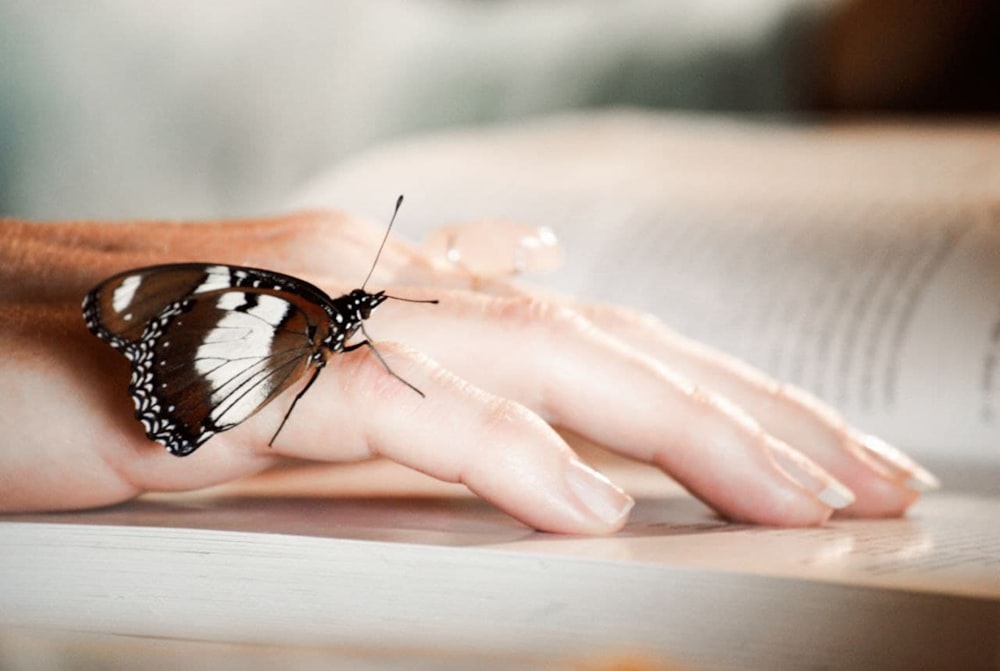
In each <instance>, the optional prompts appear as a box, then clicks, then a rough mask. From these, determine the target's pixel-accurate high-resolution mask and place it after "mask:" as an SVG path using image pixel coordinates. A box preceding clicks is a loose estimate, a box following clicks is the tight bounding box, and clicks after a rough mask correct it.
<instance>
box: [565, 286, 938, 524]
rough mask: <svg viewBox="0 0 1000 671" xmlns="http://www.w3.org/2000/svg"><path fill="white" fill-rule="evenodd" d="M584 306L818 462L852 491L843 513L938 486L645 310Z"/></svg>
mask: <svg viewBox="0 0 1000 671" xmlns="http://www.w3.org/2000/svg"><path fill="white" fill-rule="evenodd" d="M582 310H583V312H584V313H585V314H586V315H587V316H588V318H590V319H591V320H593V322H594V323H595V324H597V325H599V326H600V327H601V328H602V329H604V330H605V331H607V332H608V333H611V334H613V335H615V336H616V337H618V338H619V339H621V340H622V341H624V342H626V343H628V344H630V345H631V346H633V347H636V348H638V349H640V350H642V351H644V352H647V353H649V354H651V355H653V356H654V357H656V358H657V359H659V360H661V361H664V362H666V363H667V364H668V365H669V366H670V367H671V368H672V369H674V370H676V371H678V372H680V373H681V374H683V375H684V376H686V377H688V378H690V379H692V380H695V381H697V382H698V384H700V385H703V386H705V387H707V388H710V389H713V390H715V391H717V392H719V393H721V394H723V395H724V396H726V397H727V398H729V399H731V400H732V401H734V402H735V403H737V404H738V405H739V406H741V407H742V408H743V409H745V410H746V411H747V412H749V413H750V414H751V415H753V416H754V418H755V419H757V420H758V421H759V422H760V423H761V424H762V426H763V427H764V428H765V429H766V430H767V431H768V432H769V433H770V434H772V435H774V436H777V437H778V438H780V439H781V440H783V441H785V442H787V443H789V444H790V445H792V446H794V447H795V448H796V449H797V450H799V451H801V452H803V453H805V454H807V455H809V456H810V457H811V458H812V459H813V460H815V461H816V462H818V463H819V464H821V465H822V466H823V468H825V469H826V470H827V471H829V472H830V473H831V474H833V475H834V477H836V478H837V479H838V480H840V481H841V482H843V483H844V484H845V485H847V486H848V487H849V488H850V489H851V490H852V491H853V492H854V493H855V495H856V497H857V498H856V501H855V503H854V504H852V505H851V506H849V507H848V508H846V509H845V510H844V511H843V512H844V514H851V515H859V516H895V515H899V514H902V513H903V512H904V511H905V510H906V509H907V508H908V507H909V506H910V505H911V504H912V503H913V502H914V501H915V500H916V499H917V497H918V495H919V493H920V492H922V491H927V490H929V489H935V488H936V487H937V486H938V481H937V478H935V477H934V476H933V475H932V474H931V473H930V472H928V471H927V470H926V469H924V468H923V467H922V466H920V465H919V464H917V463H916V462H915V461H913V460H912V459H910V458H909V457H907V456H906V455H905V454H903V453H902V452H900V451H898V450H895V449H893V448H892V447H891V446H889V445H887V444H886V443H884V442H882V441H880V440H878V439H877V438H875V437H873V436H866V435H864V434H862V433H860V432H858V431H856V430H854V429H852V428H851V427H849V426H848V425H847V423H846V422H845V421H844V420H843V418H842V417H840V416H839V415H838V414H837V413H836V412H835V411H834V410H833V409H831V408H830V407H828V406H826V405H825V404H823V403H822V402H820V401H819V400H818V399H816V398H814V397H812V396H810V395H809V394H807V393H805V392H804V391H802V390H800V389H797V388H795V387H792V386H789V385H784V384H780V383H778V382H776V381H774V380H772V379H771V378H769V377H767V376H766V375H764V374H763V373H761V372H759V371H757V370H755V369H754V368H752V367H751V366H749V365H747V364H745V363H742V362H740V361H738V360H736V359H734V358H732V357H729V356H726V355H724V354H721V353H719V352H717V351H715V350H713V349H711V348H709V347H707V346H705V345H702V344H700V343H696V342H694V341H692V340H690V339H687V338H684V337H682V336H679V335H677V334H676V333H673V332H672V331H670V330H669V329H667V328H666V327H664V326H663V325H661V324H660V323H659V322H657V321H656V320H654V319H651V318H649V317H647V316H644V315H640V314H637V313H635V312H632V311H629V310H626V309H622V308H618V307H615V306H586V307H584V308H582Z"/></svg>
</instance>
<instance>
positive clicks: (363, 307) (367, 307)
mask: <svg viewBox="0 0 1000 671" xmlns="http://www.w3.org/2000/svg"><path fill="white" fill-rule="evenodd" d="M386 298H388V296H386V295H385V292H384V291H378V292H376V293H374V294H370V293H368V292H367V291H365V290H364V289H355V290H354V291H352V292H351V293H350V294H348V301H349V306H350V311H351V315H352V316H353V317H354V318H355V319H357V320H358V321H364V320H366V319H368V318H369V317H371V315H372V310H374V309H375V308H377V307H378V306H379V305H381V304H382V303H384V302H385V299H386Z"/></svg>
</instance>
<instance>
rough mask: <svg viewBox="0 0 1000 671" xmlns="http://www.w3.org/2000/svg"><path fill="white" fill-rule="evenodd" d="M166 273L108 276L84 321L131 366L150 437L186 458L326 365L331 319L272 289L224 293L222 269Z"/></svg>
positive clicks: (227, 279)
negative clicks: (120, 353) (121, 353)
mask: <svg viewBox="0 0 1000 671" xmlns="http://www.w3.org/2000/svg"><path fill="white" fill-rule="evenodd" d="M169 268H170V267H165V268H164V267H159V268H156V269H147V270H140V271H137V272H135V273H131V274H125V275H121V276H116V277H115V278H111V279H110V280H108V281H107V282H105V283H104V284H102V285H100V286H99V287H97V288H96V289H95V290H94V291H93V292H91V294H89V295H88V299H87V301H85V303H84V315H85V319H87V322H88V326H90V327H91V330H92V331H94V333H95V334H96V335H98V337H101V338H102V339H104V340H106V341H108V342H109V343H110V344H111V345H112V346H114V347H116V348H117V349H120V350H122V352H123V353H124V354H125V356H126V357H127V358H128V359H129V360H130V361H131V362H132V381H131V384H130V385H129V391H130V393H131V395H132V399H133V401H134V403H135V407H136V417H137V418H138V419H139V420H140V421H141V422H142V423H143V425H144V426H145V428H146V434H147V435H148V436H149V437H150V438H151V439H153V440H156V441H158V442H160V443H162V444H163V445H165V446H166V447H167V449H168V450H170V451H171V452H172V453H174V454H177V455H185V454H190V453H191V452H193V451H194V450H195V449H197V448H198V446H200V445H201V444H202V443H203V442H205V441H206V440H208V439H209V438H210V437H211V436H213V435H215V434H216V433H218V432H220V431H225V430H227V429H230V428H232V427H234V426H236V425H237V424H239V423H240V422H242V421H244V420H245V419H247V418H248V417H250V416H251V415H253V414H254V413H255V412H257V411H258V410H259V409H260V408H262V407H263V406H264V405H266V404H267V403H268V402H270V401H271V400H272V399H274V398H275V397H276V396H278V395H279V394H281V392H283V391H284V390H285V389H287V388H288V387H290V386H292V385H293V384H295V383H296V382H297V381H299V380H301V379H302V377H303V376H304V375H305V374H306V373H307V372H309V371H310V370H314V369H315V368H316V367H318V366H322V364H323V362H324V358H323V357H324V356H325V352H326V350H325V349H324V348H322V347H321V342H322V340H323V338H324V337H325V336H326V334H327V331H328V328H329V322H328V319H327V316H326V313H325V312H324V310H323V308H322V307H321V306H320V305H318V304H317V303H315V302H312V301H311V300H308V299H307V298H303V297H302V296H299V295H297V294H294V293H291V292H288V291H285V290H282V289H281V288H280V286H279V285H277V284H274V285H271V286H267V287H266V288H265V287H264V286H258V287H253V286H250V287H230V286H229V284H230V283H231V281H232V278H231V276H230V275H231V273H232V271H233V270H234V269H233V268H230V267H228V266H197V267H192V266H179V267H177V269H176V270H175V271H173V272H171V271H170V270H169ZM132 278H138V279H132ZM267 279H272V278H267ZM224 283H225V287H224V288H220V287H223V284H224ZM259 284H260V283H259ZM88 308H89V313H88ZM156 308H158V309H156ZM88 314H89V316H88Z"/></svg>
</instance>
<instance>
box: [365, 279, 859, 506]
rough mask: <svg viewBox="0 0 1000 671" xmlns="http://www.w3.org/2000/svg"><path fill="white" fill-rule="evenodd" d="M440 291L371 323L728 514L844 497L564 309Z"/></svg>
mask: <svg viewBox="0 0 1000 671" xmlns="http://www.w3.org/2000/svg"><path fill="white" fill-rule="evenodd" d="M441 300H442V302H441V305H438V306H435V308H434V316H433V318H432V319H428V318H427V315H426V314H423V315H421V314H419V313H416V312H414V307H416V306H406V305H398V306H394V307H393V309H392V311H388V310H387V311H385V312H384V313H382V314H381V315H380V319H381V320H384V321H379V322H378V323H377V325H373V326H372V332H373V333H386V334H387V336H388V337H394V338H399V339H406V340H407V342H409V343H412V344H415V345H417V346H418V347H420V348H421V349H423V350H425V351H428V352H431V353H432V354H433V355H434V356H435V357H436V358H437V359H438V360H440V361H441V362H442V364H443V365H445V366H446V367H447V368H449V369H451V370H455V371H456V372H458V373H459V374H460V375H462V376H464V377H466V378H467V379H469V380H471V381H473V382H474V383H476V384H478V385H480V386H482V387H484V388H488V389H490V390H491V391H494V392H496V393H498V394H500V395H502V396H505V397H509V398H514V399H517V400H518V401H520V402H522V403H524V404H525V405H527V406H528V407H530V408H532V409H534V410H536V411H538V412H539V413H541V414H542V415H543V416H544V417H546V418H547V419H549V420H550V421H552V422H553V423H556V424H558V425H560V426H565V427H566V428H568V429H570V430H572V431H574V432H576V433H578V434H581V435H582V436H584V437H586V438H587V439H588V440H590V441H592V442H595V443H598V444H601V445H604V446H606V447H608V448H610V449H612V450H614V451H616V452H619V453H621V454H623V455H625V456H629V457H632V458H635V459H639V460H642V461H646V462H650V463H655V464H657V465H659V466H660V467H662V468H663V469H664V470H665V471H667V472H668V473H670V474H671V475H673V476H674V477H675V478H676V479H677V480H678V481H679V482H680V483H681V484H682V485H684V486H685V487H686V488H688V489H689V490H690V491H691V492H692V493H694V494H695V495H696V496H698V497H699V498H701V499H703V500H704V501H705V502H706V503H708V504H709V505H711V506H713V507H714V508H716V509H717V510H719V511H720V512H722V513H723V514H725V515H727V516H728V517H730V518H733V519H741V520H749V521H754V522H760V523H768V524H785V525H809V524H817V523H820V522H822V521H823V520H825V519H827V518H828V517H829V515H830V513H831V511H832V510H833V509H835V508H839V507H843V506H844V505H845V504H846V503H849V502H850V501H851V499H852V495H851V493H850V492H849V491H848V490H847V489H846V488H845V487H844V486H843V485H841V484H840V483H838V482H837V481H836V479H835V478H833V477H832V476H830V475H829V474H828V473H826V472H825V471H824V470H823V469H822V468H820V467H819V466H817V465H816V464H814V463H813V462H811V461H810V460H809V459H807V458H805V457H804V456H802V455H801V454H799V453H798V452H796V451H795V450H792V449H791V448H789V447H788V446H787V445H786V444H784V443H783V442H782V441H780V440H778V439H776V438H775V437H774V436H771V435H770V434H768V433H767V432H765V431H763V430H762V429H761V427H760V426H759V425H758V424H757V423H756V422H754V421H753V420H752V419H751V418H750V417H749V416H748V415H746V413H744V412H741V411H740V410H739V409H738V408H736V407H735V406H734V405H733V404H731V403H728V402H726V401H725V399H723V398H721V397H720V396H718V395H717V394H713V393H710V392H706V391H704V390H702V389H700V388H698V387H695V386H693V385H691V384H689V383H687V382H686V381H685V380H683V379H682V378H680V377H679V376H678V375H676V374H674V373H672V372H671V371H670V370H669V369H668V368H667V367H666V366H664V365H663V364H662V363H661V362H658V361H656V360H655V359H653V358H651V357H648V356H646V355H643V354H641V353H639V352H637V351H635V350H633V349H631V348H628V347H626V346H624V345H623V344H622V343H620V342H619V341H617V340H615V339H614V338H611V337H609V336H607V335H606V334H603V333H602V332H601V331H600V330H599V329H597V328H596V327H594V326H593V324H591V323H590V322H589V321H587V320H586V319H584V318H582V317H580V316H579V315H578V314H576V313H573V312H572V311H570V310H567V309H565V308H561V307H558V306H554V305H553V304H552V303H547V302H542V301H537V300H532V299H528V298H525V297H522V296H514V297H485V296H478V295H471V294H468V293H447V294H444V295H442V296H441ZM426 309H427V308H426V306H424V311H425V313H426Z"/></svg>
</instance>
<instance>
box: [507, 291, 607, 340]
mask: <svg viewBox="0 0 1000 671" xmlns="http://www.w3.org/2000/svg"><path fill="white" fill-rule="evenodd" d="M490 312H491V314H490V315H489V316H490V317H492V318H493V319H495V320H497V321H499V322H501V323H503V324H505V325H507V326H510V327H513V328H516V329H523V330H530V329H543V330H544V331H545V332H547V333H556V334H563V333H567V332H583V331H586V330H587V329H589V328H590V322H589V321H588V320H587V319H586V318H585V317H584V316H583V315H581V314H579V313H577V312H576V311H574V310H572V309H570V308H568V307H566V306H564V305H560V304H558V303H555V302H552V301H548V300H544V299H542V298H538V297H536V296H512V297H503V298H498V299H496V300H495V301H494V302H493V303H491V306H490Z"/></svg>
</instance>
